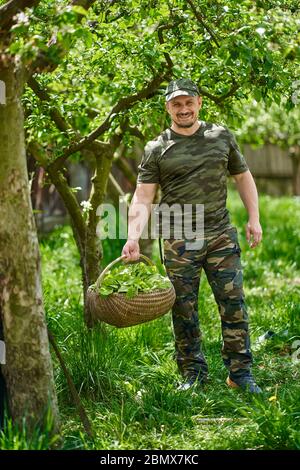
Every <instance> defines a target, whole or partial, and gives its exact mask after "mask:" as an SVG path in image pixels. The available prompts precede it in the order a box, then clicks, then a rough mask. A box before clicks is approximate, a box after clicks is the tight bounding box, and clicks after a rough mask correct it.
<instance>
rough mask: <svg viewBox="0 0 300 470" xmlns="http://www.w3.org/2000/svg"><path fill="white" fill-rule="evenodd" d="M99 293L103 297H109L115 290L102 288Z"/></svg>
mask: <svg viewBox="0 0 300 470" xmlns="http://www.w3.org/2000/svg"><path fill="white" fill-rule="evenodd" d="M99 292H100V294H101V295H102V296H103V297H107V296H108V295H110V294H112V293H113V292H114V290H113V289H112V288H111V289H110V288H109V287H104V286H101V287H100V289H99Z"/></svg>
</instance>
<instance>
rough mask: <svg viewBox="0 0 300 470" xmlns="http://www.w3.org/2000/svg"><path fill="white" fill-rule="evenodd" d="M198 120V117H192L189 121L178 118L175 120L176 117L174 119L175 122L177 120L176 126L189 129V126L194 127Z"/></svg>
mask: <svg viewBox="0 0 300 470" xmlns="http://www.w3.org/2000/svg"><path fill="white" fill-rule="evenodd" d="M196 121H197V117H196V118H191V120H190V121H188V122H180V121H179V122H178V121H177V120H176V121H175V119H174V122H175V124H176V126H177V127H182V128H184V129H188V128H189V127H192V126H193V125H194V124H195V122H196Z"/></svg>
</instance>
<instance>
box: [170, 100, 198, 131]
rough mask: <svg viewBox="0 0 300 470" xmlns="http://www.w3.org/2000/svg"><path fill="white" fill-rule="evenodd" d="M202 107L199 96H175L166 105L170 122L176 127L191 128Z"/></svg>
mask: <svg viewBox="0 0 300 470" xmlns="http://www.w3.org/2000/svg"><path fill="white" fill-rule="evenodd" d="M201 105H202V98H201V97H200V96H185V95H182V96H176V98H173V99H172V100H170V101H168V102H167V103H166V108H167V111H168V113H169V114H170V116H171V119H172V121H173V122H174V123H175V124H176V125H177V126H178V127H192V126H193V125H194V124H195V122H196V121H197V119H198V114H199V111H200V108H201Z"/></svg>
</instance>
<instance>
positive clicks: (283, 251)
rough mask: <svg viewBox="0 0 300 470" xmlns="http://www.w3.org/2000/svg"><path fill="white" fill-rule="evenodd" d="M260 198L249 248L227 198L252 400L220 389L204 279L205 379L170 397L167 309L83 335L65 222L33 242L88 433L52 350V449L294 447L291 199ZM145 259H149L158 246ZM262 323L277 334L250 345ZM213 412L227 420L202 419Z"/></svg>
mask: <svg viewBox="0 0 300 470" xmlns="http://www.w3.org/2000/svg"><path fill="white" fill-rule="evenodd" d="M260 202H261V217H262V224H263V230H264V241H263V244H262V245H261V246H260V247H258V248H256V249H255V250H250V249H249V248H248V247H247V243H246V240H245V235H244V229H243V225H244V224H245V223H246V213H245V210H244V208H243V205H242V203H241V202H240V200H239V198H238V197H237V195H236V193H235V192H233V191H230V194H229V201H228V206H229V209H230V211H231V214H232V221H233V223H234V224H235V225H236V226H237V227H238V230H239V233H240V244H241V247H242V262H243V265H244V286H245V293H246V300H247V305H248V310H249V314H250V323H251V337H252V344H253V352H254V360H255V362H254V367H253V372H254V374H255V376H256V378H257V381H258V383H259V384H260V385H261V386H262V388H263V389H264V396H263V397H262V398H260V399H254V398H253V397H251V396H249V395H247V394H244V393H242V392H239V391H235V390H229V389H228V388H227V387H226V385H225V383H224V382H225V379H226V375H227V374H226V370H225V368H224V366H223V363H222V360H221V355H220V348H221V330H220V321H219V316H218V311H217V307H216V304H215V302H214V299H213V296H212V293H211V291H210V288H209V285H208V283H207V281H206V278H205V276H203V277H202V281H201V289H200V296H199V312H200V321H201V325H202V330H203V340H204V351H205V354H206V357H207V361H208V364H209V369H210V381H209V383H208V384H207V385H206V386H205V388H204V389H198V388H197V387H196V388H193V389H192V390H190V391H188V392H185V393H178V392H176V391H175V387H174V385H175V384H176V383H177V381H178V380H179V376H178V373H177V368H176V364H175V362H174V359H173V349H174V345H173V335H172V326H171V318H170V315H166V316H164V317H163V318H161V319H159V320H156V321H153V322H150V323H147V324H144V325H140V326H136V327H132V328H127V329H115V328H113V327H110V326H108V325H107V326H105V328H104V329H100V328H99V327H96V328H94V329H93V330H92V331H91V332H88V331H87V330H86V328H85V326H84V324H83V318H82V292H81V282H80V278H81V274H80V268H79V260H78V255H77V252H76V248H75V246H74V242H73V239H72V235H71V231H70V228H68V227H66V228H62V229H57V230H56V231H54V232H53V233H52V234H51V235H50V236H49V237H47V238H46V239H44V240H42V241H41V251H42V257H43V285H44V301H45V308H46V313H47V321H48V324H49V327H50V328H51V330H52V332H53V333H54V335H55V337H56V339H57V341H58V344H59V346H60V349H61V352H62V353H63V355H64V358H65V360H66V363H67V365H68V368H69V370H70V372H71V375H72V377H73V380H74V382H75V385H76V387H77V390H78V391H79V393H80V397H81V399H82V402H83V404H84V406H85V408H86V411H87V413H88V416H89V418H90V420H91V422H92V425H93V429H94V433H95V438H94V439H93V440H91V439H89V438H88V437H87V436H86V434H85V433H84V430H83V427H82V424H81V422H80V420H79V418H78V415H77V412H76V410H75V408H74V405H73V403H72V401H71V399H70V392H69V390H68V387H67V384H66V380H65V378H64V376H63V373H62V371H61V369H60V366H59V364H58V363H57V360H56V358H55V356H54V355H53V362H54V368H55V378H56V386H57V392H58V399H59V406H60V412H61V421H62V434H63V443H62V448H64V449H74V448H75V449H77V448H78V449H195V450H198V449H300V426H299V421H300V409H299V403H300V387H299V375H300V374H299V362H297V359H299V360H300V353H299V354H298V353H297V350H296V346H295V344H296V343H295V341H296V340H300V321H299V320H300V301H299V300H300V227H299V220H300V203H299V200H296V199H292V198H281V199H273V198H270V197H268V196H261V198H260ZM120 249H121V244H120V243H119V242H117V243H115V244H114V242H113V241H111V242H110V243H108V242H106V253H109V255H108V254H107V255H106V262H107V263H108V262H109V260H110V259H113V258H115V257H117V256H119V254H120ZM153 258H154V260H155V261H157V262H158V259H159V255H158V249H157V246H155V247H154V253H153ZM268 330H272V331H274V332H275V333H276V336H274V337H273V338H272V339H270V340H267V341H265V342H264V343H261V344H257V343H256V340H257V338H258V337H259V336H260V335H261V334H262V333H264V332H266V331H268ZM222 417H225V418H232V421H220V420H219V421H215V422H211V421H210V422H203V421H201V419H202V420H203V418H222ZM1 439H2V440H1ZM5 439H6V440H5ZM21 441H22V440H21ZM23 441H24V439H23ZM23 441H22V442H23ZM3 442H4V443H5V444H3ZM10 442H11V446H12V447H13V446H15V447H16V444H14V441H13V433H12V432H10V434H9V433H8V435H7V433H6V435H2V438H1V437H0V447H1V448H3V445H4V448H9V445H10V444H9V443H10ZM44 442H47V440H45V441H44ZM22 445H23V446H24V445H25V444H24V442H23V444H22V443H21V444H20V447H21V448H23V447H22ZM30 445H31V447H30V448H32V445H35V444H34V443H33V444H32V443H31V444H30ZM36 445H37V448H38V443H36ZM15 447H14V448H15Z"/></svg>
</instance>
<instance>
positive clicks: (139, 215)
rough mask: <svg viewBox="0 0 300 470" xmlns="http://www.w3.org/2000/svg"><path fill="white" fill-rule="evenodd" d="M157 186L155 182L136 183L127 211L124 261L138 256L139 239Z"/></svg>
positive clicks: (132, 259)
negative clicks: (126, 237)
mask: <svg viewBox="0 0 300 470" xmlns="http://www.w3.org/2000/svg"><path fill="white" fill-rule="evenodd" d="M157 186H158V184H157V183H138V184H137V187H136V190H135V192H134V195H133V198H132V201H131V204H130V208H129V213H128V239H127V242H126V243H125V245H124V247H123V250H122V255H124V256H125V260H126V261H134V260H137V259H138V258H139V255H140V248H139V239H140V237H141V235H142V232H143V229H144V227H145V225H146V223H147V221H148V219H149V215H150V212H151V204H152V202H153V201H154V197H155V194H156V190H157Z"/></svg>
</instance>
